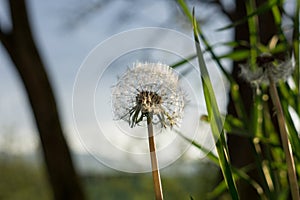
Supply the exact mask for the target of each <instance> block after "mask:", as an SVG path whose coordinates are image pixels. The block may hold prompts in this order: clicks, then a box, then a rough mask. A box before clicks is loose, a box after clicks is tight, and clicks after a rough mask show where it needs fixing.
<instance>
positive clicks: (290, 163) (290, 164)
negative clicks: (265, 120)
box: [269, 75, 300, 200]
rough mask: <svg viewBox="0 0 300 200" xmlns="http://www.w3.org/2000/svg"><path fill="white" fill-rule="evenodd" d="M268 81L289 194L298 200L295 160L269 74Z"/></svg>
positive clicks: (299, 197)
mask: <svg viewBox="0 0 300 200" xmlns="http://www.w3.org/2000/svg"><path fill="white" fill-rule="evenodd" d="M269 81H270V88H269V90H270V95H271V99H272V102H273V104H274V106H275V109H276V116H277V120H278V125H279V132H280V137H281V142H282V146H283V150H284V153H285V159H286V163H287V172H288V179H289V182H290V188H291V194H292V199H293V200H299V199H300V196H299V186H298V181H297V175H296V170H295V162H294V157H293V153H292V148H291V143H290V141H289V138H288V133H287V130H286V126H285V125H286V124H285V119H284V115H283V110H282V107H281V104H280V99H279V96H278V92H277V89H276V84H275V82H274V80H273V79H272V77H271V76H270V75H269Z"/></svg>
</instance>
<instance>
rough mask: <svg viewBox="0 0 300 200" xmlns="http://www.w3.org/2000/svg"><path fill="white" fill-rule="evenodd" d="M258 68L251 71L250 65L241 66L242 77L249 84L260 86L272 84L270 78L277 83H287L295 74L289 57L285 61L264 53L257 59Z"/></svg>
mask: <svg viewBox="0 0 300 200" xmlns="http://www.w3.org/2000/svg"><path fill="white" fill-rule="evenodd" d="M256 65H257V67H256V68H255V70H251V66H250V65H249V64H246V65H240V67H241V77H243V78H244V79H245V80H246V81H248V82H249V83H251V84H253V85H256V86H259V85H261V84H266V85H269V84H270V80H269V79H270V77H271V78H272V80H273V81H274V82H275V83H278V82H279V81H280V80H282V81H286V80H287V78H288V77H289V76H290V75H291V74H292V73H293V69H294V67H293V60H292V59H291V58H289V57H287V58H286V59H285V60H280V59H276V58H275V57H274V56H273V55H271V54H270V53H262V54H260V55H259V56H258V57H257V58H256Z"/></svg>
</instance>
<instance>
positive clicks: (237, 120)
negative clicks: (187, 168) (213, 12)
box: [178, 0, 300, 199]
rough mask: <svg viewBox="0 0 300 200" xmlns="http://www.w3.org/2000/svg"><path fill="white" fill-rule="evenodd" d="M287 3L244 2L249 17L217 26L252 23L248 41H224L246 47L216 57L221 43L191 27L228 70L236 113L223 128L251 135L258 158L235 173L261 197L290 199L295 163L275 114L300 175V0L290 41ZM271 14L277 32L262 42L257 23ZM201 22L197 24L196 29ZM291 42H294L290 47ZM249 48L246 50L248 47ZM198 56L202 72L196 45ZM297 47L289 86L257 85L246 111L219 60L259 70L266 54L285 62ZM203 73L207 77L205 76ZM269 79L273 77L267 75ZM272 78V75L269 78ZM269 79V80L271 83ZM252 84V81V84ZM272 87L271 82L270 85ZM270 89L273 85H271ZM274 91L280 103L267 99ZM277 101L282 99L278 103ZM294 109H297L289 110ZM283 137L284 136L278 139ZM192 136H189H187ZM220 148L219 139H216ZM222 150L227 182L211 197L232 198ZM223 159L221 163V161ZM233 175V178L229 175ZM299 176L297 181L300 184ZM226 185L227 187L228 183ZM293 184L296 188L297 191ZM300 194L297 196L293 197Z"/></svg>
mask: <svg viewBox="0 0 300 200" xmlns="http://www.w3.org/2000/svg"><path fill="white" fill-rule="evenodd" d="M283 3H284V1H279V0H269V1H266V2H265V3H264V4H262V5H261V6H259V7H257V6H256V2H255V1H254V0H247V1H245V8H246V12H247V15H246V16H245V17H244V18H242V19H239V20H238V21H235V22H233V23H232V24H230V25H227V26H225V27H223V28H220V29H218V31H223V30H226V29H228V28H236V27H237V26H239V25H241V24H243V23H245V24H248V29H249V43H248V42H247V41H234V42H232V41H228V42H225V43H223V45H225V46H228V47H234V48H235V47H243V48H244V49H243V50H237V51H232V52H229V53H227V54H224V55H221V56H217V54H216V53H215V52H214V51H215V50H214V48H215V47H217V46H218V47H219V46H220V44H217V45H214V44H210V43H209V41H208V40H207V39H206V37H205V35H204V33H203V30H201V29H200V28H199V26H198V24H196V23H195V21H193V23H191V24H193V27H194V32H195V35H196V36H197V37H198V34H199V36H200V39H201V40H202V41H199V40H198V39H197V38H196V42H197V43H198V42H202V43H203V44H204V48H205V49H206V51H205V53H209V54H210V55H211V57H212V59H213V60H214V61H215V63H216V64H217V66H219V67H220V69H221V71H222V72H223V73H224V76H225V77H226V78H227V79H228V81H229V83H230V94H231V98H232V101H233V102H234V106H235V110H236V114H237V116H231V115H229V116H227V117H226V120H225V123H224V126H223V130H224V131H226V133H228V134H236V135H238V136H240V137H245V138H247V139H248V142H249V146H250V148H251V152H252V153H253V157H254V158H255V162H254V163H253V164H252V165H251V166H243V167H242V168H239V169H237V168H234V167H232V166H231V168H232V175H233V177H234V179H236V180H244V181H246V182H247V183H248V184H249V185H251V186H252V187H253V188H254V189H255V190H256V191H257V193H258V195H259V196H260V197H261V198H262V199H288V198H289V194H290V192H291V193H294V194H295V190H294V189H295V187H294V183H293V182H291V171H292V170H291V168H293V164H292V165H291V162H290V163H289V162H288V164H287V163H286V158H287V157H288V156H287V155H288V153H287V151H286V148H283V145H284V142H283V143H282V135H284V134H282V130H284V128H283V126H281V128H280V131H279V129H278V127H277V123H274V121H276V120H275V119H274V115H277V116H278V119H277V121H279V124H281V125H282V124H284V123H285V127H286V129H287V131H288V136H289V141H288V142H289V143H290V144H291V147H292V152H293V156H294V160H295V163H294V164H295V167H296V169H297V177H300V170H299V169H300V165H299V159H300V157H299V152H300V149H299V148H300V140H299V133H298V131H297V128H296V127H299V123H298V122H297V120H295V118H298V119H299V118H300V106H299V105H300V93H299V85H300V80H299V60H300V58H299V10H300V3H299V1H297V2H295V5H296V6H295V14H294V16H292V17H291V19H292V20H293V24H294V26H293V28H294V34H293V41H292V42H288V39H287V38H286V37H285V34H284V30H283V29H282V23H283V20H282V16H283V13H284V12H285V10H284V9H283ZM178 4H179V5H180V6H181V8H182V10H183V12H184V13H185V14H186V16H187V18H188V19H190V21H192V15H191V12H190V10H191V9H189V8H188V6H187V4H186V3H185V1H184V0H179V1H178ZM266 12H269V13H271V14H273V19H274V24H275V25H276V27H277V29H278V30H277V34H275V35H274V36H273V37H272V38H271V40H270V42H269V44H267V45H264V44H262V43H261V42H260V38H259V24H258V23H259V21H258V16H260V15H262V14H265V13H266ZM197 26H198V28H197ZM291 44H292V45H291ZM245 47H246V48H245ZM196 49H197V56H198V59H199V65H200V70H201V68H205V62H204V61H203V56H202V52H201V50H200V48H199V47H197V46H196ZM291 50H292V51H293V53H294V58H295V70H294V73H293V75H292V79H291V80H289V84H287V83H284V82H283V81H282V82H279V83H277V88H275V90H274V88H273V89H272V90H270V91H269V86H268V85H263V84H262V85H255V86H254V85H253V87H254V90H253V91H256V92H255V94H254V96H253V99H252V105H251V106H250V108H247V109H248V112H247V113H246V112H245V110H246V109H245V108H244V104H243V100H242V99H241V95H240V91H239V89H240V86H239V85H238V84H237V82H236V80H235V78H234V77H233V76H231V75H230V74H229V73H228V72H227V71H226V70H224V66H223V65H222V63H221V60H222V59H230V60H233V61H248V63H249V66H250V68H251V70H256V69H257V67H258V66H257V63H256V60H257V57H258V56H259V55H260V54H261V53H264V52H268V53H271V54H273V56H274V57H275V59H277V57H276V56H278V55H280V54H281V55H284V57H281V58H278V59H281V60H282V59H283V60H288V59H291V54H290V53H289V52H290V51H291ZM201 75H202V77H201V78H202V79H205V77H207V75H206V72H205V71H203V70H201ZM203 76H204V77H203ZM269 79H270V78H269ZM270 80H271V79H270ZM270 82H271V81H270ZM249 85H250V83H249ZM271 85H272V84H271ZM206 86H207V84H206V83H205V82H204V83H203V87H204V88H203V90H204V94H205V100H206V104H207V109H208V113H209V116H208V118H209V120H207V122H208V123H211V126H212V127H213V126H216V123H215V121H214V119H213V118H211V116H212V115H216V116H218V115H219V114H218V113H217V112H210V111H212V110H214V109H215V110H216V109H217V105H216V104H213V103H212V98H211V94H212V93H213V90H212V89H211V88H205V87H206ZM271 88H272V87H271ZM276 90H278V91H279V96H280V102H279V104H276V102H274V100H273V99H272V100H273V101H271V98H270V97H269V95H270V94H275V93H276ZM277 102H278V101H277ZM274 105H276V110H277V112H275V113H274V108H273V107H274ZM280 107H282V109H283V115H284V118H282V117H280V113H279V111H278V110H280ZM291 110H293V112H292V111H291ZM279 135H281V139H280V137H279ZM184 139H186V140H189V139H188V138H184ZM190 142H191V143H192V144H193V145H194V146H195V147H197V148H198V149H199V150H200V151H203V152H206V149H204V148H203V147H202V146H201V145H199V144H197V143H195V142H194V141H190ZM221 146H223V150H224V152H226V144H222V145H221ZM216 147H217V149H218V148H220V147H218V142H217V143H216ZM222 153H223V152H222V151H218V154H219V158H218V159H219V163H220V167H221V169H222V168H223V176H224V179H225V181H222V182H220V184H219V185H218V187H216V188H215V190H214V191H213V192H211V193H210V194H208V195H207V196H206V197H207V198H217V197H220V196H221V195H223V194H224V192H225V190H226V189H228V192H229V194H230V195H231V198H233V199H235V198H236V195H235V192H234V191H233V190H234V182H228V180H229V181H230V176H232V175H230V174H226V173H224V166H222V165H223V164H224V163H227V162H228V164H229V165H230V160H227V161H226V160H225V161H224V157H223V156H222ZM208 155H209V156H208V157H209V158H210V159H211V160H212V161H213V162H215V163H216V157H214V156H211V155H210V154H208ZM222 163H223V164H222ZM253 168H255V169H256V170H257V172H258V174H259V176H260V180H259V181H258V182H257V181H255V180H254V179H252V177H251V176H249V175H248V174H247V172H248V170H249V169H253ZM287 169H289V173H287V172H286V171H287ZM228 178H229V179H228ZM299 180H300V179H299V178H298V182H299ZM226 183H227V186H226ZM293 187H294V189H293ZM296 198H297V197H295V196H294V199H296Z"/></svg>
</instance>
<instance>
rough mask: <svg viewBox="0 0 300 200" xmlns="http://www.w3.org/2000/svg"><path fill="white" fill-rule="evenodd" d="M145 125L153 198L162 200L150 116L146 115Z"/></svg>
mask: <svg viewBox="0 0 300 200" xmlns="http://www.w3.org/2000/svg"><path fill="white" fill-rule="evenodd" d="M147 126H148V140H149V149H150V157H151V168H152V177H153V184H154V192H155V198H156V200H163V199H164V198H163V192H162V186H161V179H160V174H159V168H158V162H157V158H156V147H155V141H154V135H153V124H152V119H151V117H150V116H147Z"/></svg>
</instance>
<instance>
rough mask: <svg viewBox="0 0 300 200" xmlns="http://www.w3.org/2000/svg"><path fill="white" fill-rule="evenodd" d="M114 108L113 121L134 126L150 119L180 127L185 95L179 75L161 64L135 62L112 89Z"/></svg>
mask: <svg viewBox="0 0 300 200" xmlns="http://www.w3.org/2000/svg"><path fill="white" fill-rule="evenodd" d="M112 106H113V114H114V118H115V119H117V120H120V119H122V120H125V121H127V122H129V125H130V126H131V127H134V126H135V125H137V124H139V123H141V122H145V121H147V120H146V119H147V117H151V119H152V122H153V124H160V125H161V127H164V128H166V127H171V128H172V127H173V126H174V125H179V124H180V122H181V120H182V117H183V107H184V95H183V92H182V90H181V88H180V87H179V81H178V75H177V74H176V73H175V72H174V71H173V70H172V69H171V68H170V67H169V66H167V65H164V64H161V63H134V64H133V67H132V68H130V69H128V71H127V72H125V74H124V75H123V76H122V77H121V78H120V79H119V81H118V83H117V84H116V85H115V86H114V87H113V90H112Z"/></svg>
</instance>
